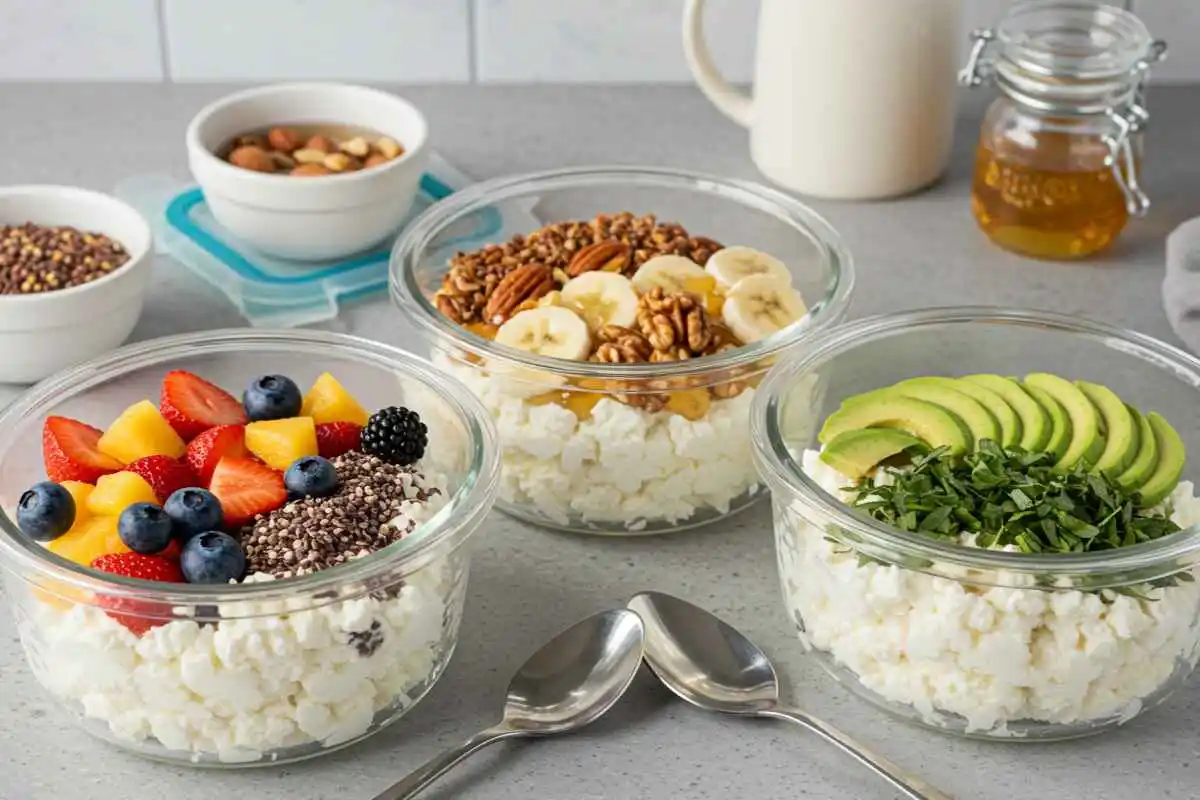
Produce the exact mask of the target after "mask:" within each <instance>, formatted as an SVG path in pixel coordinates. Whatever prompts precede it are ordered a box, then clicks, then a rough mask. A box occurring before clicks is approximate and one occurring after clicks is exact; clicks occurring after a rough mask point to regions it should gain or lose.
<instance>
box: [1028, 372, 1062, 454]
mask: <svg viewBox="0 0 1200 800" xmlns="http://www.w3.org/2000/svg"><path fill="white" fill-rule="evenodd" d="M1024 388H1025V391H1027V392H1029V395H1030V396H1031V397H1032V398H1033V399H1034V400H1036V401H1037V403H1038V405H1040V406H1041V407H1042V408H1043V409H1045V411H1046V416H1048V417H1049V418H1050V438H1049V439H1048V440H1047V441H1046V444H1044V445H1043V446H1042V447H1041V448H1040V449H1039V450H1038V451H1034V452H1044V453H1050V454H1051V455H1053V456H1054V459H1055V463H1057V462H1058V461H1059V460H1060V459H1062V457H1063V456H1064V455H1066V452H1067V448H1068V447H1070V445H1071V418H1070V417H1068V416H1067V411H1066V409H1064V408H1063V407H1062V405H1061V404H1060V403H1059V402H1058V401H1057V400H1055V399H1054V395H1052V394H1050V393H1049V392H1047V391H1046V390H1045V389H1043V388H1041V387H1040V386H1030V385H1029V384H1025V387H1024Z"/></svg>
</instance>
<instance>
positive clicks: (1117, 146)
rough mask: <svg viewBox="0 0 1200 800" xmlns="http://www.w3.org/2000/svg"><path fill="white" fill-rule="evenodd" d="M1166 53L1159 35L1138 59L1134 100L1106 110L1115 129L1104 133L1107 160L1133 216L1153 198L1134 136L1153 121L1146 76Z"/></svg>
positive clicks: (1145, 209) (1147, 207)
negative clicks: (1144, 185) (1148, 107)
mask: <svg viewBox="0 0 1200 800" xmlns="http://www.w3.org/2000/svg"><path fill="white" fill-rule="evenodd" d="M1166 55H1167V43H1166V42H1165V41H1163V40H1162V39H1156V40H1155V41H1154V42H1153V43H1152V44H1151V46H1150V50H1149V52H1147V54H1146V57H1145V58H1143V59H1141V60H1140V61H1138V63H1137V64H1136V65H1135V66H1134V68H1133V72H1132V75H1133V78H1134V80H1136V81H1137V90H1136V91H1135V92H1134V99H1133V102H1132V103H1130V104H1129V105H1128V106H1126V107H1124V108H1121V109H1115V108H1110V109H1109V110H1108V112H1107V116H1108V119H1109V122H1111V123H1112V126H1113V132H1112V133H1111V134H1109V135H1107V136H1104V137H1103V139H1102V141H1103V142H1104V145H1105V146H1106V147H1107V148H1108V155H1107V156H1106V157H1105V159H1104V164H1105V166H1107V167H1108V168H1109V169H1111V170H1112V173H1113V179H1114V180H1115V181H1116V182H1117V186H1119V187H1120V188H1121V193H1122V194H1123V195H1125V209H1126V210H1127V211H1128V212H1129V214H1130V215H1131V216H1134V217H1144V216H1145V215H1146V213H1147V212H1148V211H1149V210H1150V198H1149V197H1148V196H1147V195H1146V192H1145V191H1143V189H1142V186H1141V182H1140V180H1139V179H1138V163H1137V153H1136V152H1135V150H1134V146H1133V136H1134V135H1136V134H1139V133H1141V132H1142V131H1143V130H1145V129H1146V123H1147V122H1149V121H1150V112H1148V111H1147V110H1146V106H1145V94H1146V78H1147V76H1148V74H1149V72H1150V68H1151V67H1152V66H1154V65H1155V64H1157V63H1158V62H1160V61H1162V60H1163V59H1164V58H1165V57H1166Z"/></svg>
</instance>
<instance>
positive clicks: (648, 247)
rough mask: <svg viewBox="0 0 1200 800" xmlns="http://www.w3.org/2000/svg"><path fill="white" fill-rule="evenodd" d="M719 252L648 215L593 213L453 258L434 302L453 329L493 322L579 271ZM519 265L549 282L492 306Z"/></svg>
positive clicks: (633, 268)
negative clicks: (454, 324) (456, 325)
mask: <svg viewBox="0 0 1200 800" xmlns="http://www.w3.org/2000/svg"><path fill="white" fill-rule="evenodd" d="M720 249H721V244H720V243H719V242H716V241H714V240H712V239H708V238H705V237H703V236H691V235H689V234H688V232H687V230H686V229H685V228H684V227H683V226H682V225H679V224H677V223H673V222H659V221H658V220H657V219H656V218H655V217H654V215H653V214H647V215H645V216H641V217H637V216H634V215H633V214H632V213H630V212H628V211H623V212H621V213H619V214H616V215H615V216H608V215H606V214H600V215H598V216H596V217H595V219H592V220H591V221H590V222H583V221H574V222H556V223H553V224H551V225H547V226H545V227H544V228H540V229H538V230H536V231H534V232H532V233H528V234H517V235H516V236H514V237H513V238H512V239H510V240H509V241H508V242H506V243H504V244H489V245H487V246H486V247H484V248H483V249H481V250H476V251H473V252H470V253H457V254H456V255H455V256H454V258H452V259H451V260H450V270H449V271H448V272H447V273H446V277H445V278H444V279H443V281H442V286H441V288H440V289H439V290H438V292H437V295H436V300H435V302H436V303H437V308H438V310H439V311H440V312H441V313H442V314H444V315H446V316H447V317H449V318H450V319H452V320H454V321H455V322H457V323H459V324H462V325H468V324H471V323H479V322H483V323H488V324H492V325H499V324H501V323H502V322H504V321H505V319H507V318H508V316H511V315H512V314H513V313H514V312H515V311H516V309H517V307H518V306H520V305H521V304H522V303H526V302H529V301H531V300H537V299H538V298H539V297H541V296H542V295H545V294H547V293H549V292H550V291H552V290H553V289H555V288H561V287H562V286H563V285H564V284H565V283H566V282H567V281H568V280H569V279H570V278H574V277H578V276H579V275H581V274H583V273H584V272H588V271H591V270H593V269H603V270H606V271H613V272H620V273H622V274H624V275H626V276H631V275H633V273H635V272H637V269H638V267H640V266H641V265H642V264H644V263H646V262H647V261H649V260H650V259H651V258H654V257H655V256H661V255H679V256H685V257H687V258H690V259H691V260H692V261H695V262H696V263H697V264H700V265H703V264H704V263H705V262H707V261H708V259H709V257H710V256H711V255H712V254H713V253H715V252H716V251H718V250H720ZM525 267H533V268H534V271H536V272H537V273H538V275H539V276H545V275H548V276H549V278H550V280H549V281H545V280H543V279H539V280H537V281H529V282H528V285H525V283H524V282H523V284H522V286H521V287H519V288H520V289H521V290H522V291H521V292H519V293H512V294H511V296H510V293H503V295H504V296H503V297H502V299H503V302H500V301H496V302H491V301H492V298H493V295H495V294H497V293H498V289H500V288H501V287H502V284H503V282H504V279H505V278H507V277H508V276H509V275H510V274H511V273H513V272H514V271H516V270H518V269H520V268H525ZM509 288H513V287H512V286H511V285H510V287H509Z"/></svg>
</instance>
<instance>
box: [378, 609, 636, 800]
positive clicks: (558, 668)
mask: <svg viewBox="0 0 1200 800" xmlns="http://www.w3.org/2000/svg"><path fill="white" fill-rule="evenodd" d="M644 642H645V633H644V630H643V628H642V622H641V620H640V619H638V617H637V615H636V614H634V613H633V612H632V611H626V610H625V609H623V608H618V609H613V610H610V611H604V612H602V613H600V614H595V615H593V616H591V617H588V618H587V619H585V620H583V621H582V622H577V623H576V624H575V625H573V626H571V627H570V628H568V629H567V630H565V631H563V632H562V633H560V634H559V635H558V636H556V637H554V639H552V640H551V641H550V642H548V643H547V644H545V645H543V646H542V648H541V649H540V650H538V651H537V652H536V653H534V654H533V655H532V656H531V657H530V658H529V660H528V661H526V662H525V664H524V665H523V666H522V667H521V669H520V670H519V671H518V672H517V674H516V675H515V676H513V679H512V682H511V683H509V685H508V697H507V699H506V700H505V703H504V718H503V719H502V720H501V722H500V723H499V724H498V725H494V726H492V727H491V728H488V729H487V730H483V731H480V732H479V733H477V734H475V735H474V736H472V737H471V738H470V739H468V740H467V741H465V742H463V743H462V744H461V745H459V746H458V747H456V748H454V749H453V750H448V751H446V752H445V753H443V754H441V755H440V756H437V757H436V758H434V759H432V760H431V761H428V762H426V764H425V765H424V766H422V767H420V768H419V769H417V770H416V771H415V772H413V773H411V774H410V775H409V776H408V777H406V778H404V780H402V781H400V782H399V783H396V784H393V785H392V786H391V787H390V788H388V789H387V790H385V791H383V792H380V793H379V794H377V795H375V798H374V800H405V799H406V798H409V797H415V796H416V795H417V794H418V793H419V792H421V791H422V790H424V789H425V788H426V787H428V786H429V785H430V784H432V783H433V782H434V781H436V780H437V779H438V778H440V777H441V776H442V775H445V774H446V773H447V772H449V771H450V770H451V769H452V768H453V767H455V766H456V765H458V763H459V762H461V761H463V760H464V759H466V758H467V757H468V756H470V755H473V754H475V753H477V752H478V751H480V750H482V749H483V748H485V747H487V746H488V745H490V744H495V743H496V742H501V741H504V740H505V739H514V738H517V737H522V736H550V735H552V734H556V733H570V732H571V731H575V730H578V729H580V728H582V727H583V726H585V725H587V724H589V723H591V722H594V721H595V720H596V719H598V718H599V717H600V716H601V715H603V714H604V713H605V712H606V711H608V710H609V709H610V708H612V707H613V705H614V704H615V703H616V702H617V700H619V699H620V698H621V695H623V694H625V690H626V689H628V688H629V684H630V683H631V682H632V681H633V678H634V676H635V675H637V671H638V667H639V666H641V662H642V650H643V645H644Z"/></svg>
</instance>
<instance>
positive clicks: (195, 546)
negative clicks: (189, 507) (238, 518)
mask: <svg viewBox="0 0 1200 800" xmlns="http://www.w3.org/2000/svg"><path fill="white" fill-rule="evenodd" d="M179 568H180V569H181V570H182V571H183V577H184V578H185V579H186V580H187V582H188V583H229V582H230V581H236V580H240V579H241V577H242V575H243V574H244V573H245V572H246V554H245V553H243V552H242V546H241V545H240V544H238V541H237V539H234V538H233V537H232V536H230V535H229V534H227V533H219V532H217V531H207V532H205V533H201V534H197V535H196V536H193V537H192V538H191V539H188V540H187V543H185V544H184V545H183V552H182V553H180V554H179Z"/></svg>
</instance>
